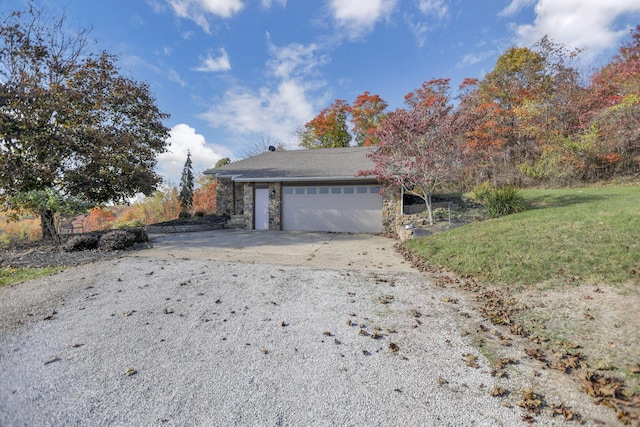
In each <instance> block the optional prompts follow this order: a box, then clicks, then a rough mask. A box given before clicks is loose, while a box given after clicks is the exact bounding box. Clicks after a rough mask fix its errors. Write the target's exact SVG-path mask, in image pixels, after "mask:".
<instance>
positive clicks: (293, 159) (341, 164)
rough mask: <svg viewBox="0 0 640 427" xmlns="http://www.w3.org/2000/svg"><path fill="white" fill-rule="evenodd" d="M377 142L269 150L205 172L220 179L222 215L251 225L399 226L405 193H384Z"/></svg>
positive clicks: (360, 229)
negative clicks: (375, 157)
mask: <svg viewBox="0 0 640 427" xmlns="http://www.w3.org/2000/svg"><path fill="white" fill-rule="evenodd" d="M374 149H375V147H345V148H327V149H314V150H292V151H275V150H273V151H267V152H265V153H263V154H260V155H257V156H253V157H249V158H247V159H244V160H240V161H237V162H233V163H229V164H227V165H225V166H222V167H219V168H215V169H209V170H206V171H205V172H204V173H205V174H208V175H214V176H216V177H217V179H218V186H217V191H218V194H217V200H216V202H217V210H218V212H217V213H218V215H223V214H227V215H230V216H232V217H234V218H236V219H238V220H239V221H240V223H241V224H243V225H244V228H247V229H258V230H303V231H334V232H352V233H380V232H394V231H395V220H396V217H397V216H398V215H399V213H400V208H401V207H400V205H401V202H400V196H399V193H394V192H385V193H384V194H380V185H379V183H378V181H377V180H376V177H375V176H359V172H360V171H365V170H371V169H373V166H374V165H373V162H372V161H371V159H369V157H367V154H369V153H370V152H371V151H372V150H374Z"/></svg>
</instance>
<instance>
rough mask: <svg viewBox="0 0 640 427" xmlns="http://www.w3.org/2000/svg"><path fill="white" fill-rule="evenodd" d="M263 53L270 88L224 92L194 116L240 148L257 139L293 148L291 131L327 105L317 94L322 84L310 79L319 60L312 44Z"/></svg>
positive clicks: (294, 139)
mask: <svg viewBox="0 0 640 427" xmlns="http://www.w3.org/2000/svg"><path fill="white" fill-rule="evenodd" d="M267 36H268V35H267ZM268 50H269V53H270V55H271V58H270V59H269V60H268V61H267V72H268V74H269V77H270V78H272V80H271V83H269V84H266V85H263V86H262V87H260V88H258V89H251V88H249V87H246V86H238V87H236V88H234V89H231V90H228V91H227V92H226V93H225V94H224V96H223V98H222V100H221V101H220V102H218V103H216V104H215V105H213V106H212V107H211V108H210V109H209V110H208V111H207V112H205V113H203V114H201V115H200V116H199V117H200V118H201V119H203V120H206V121H207V122H208V123H209V124H210V125H211V126H212V127H214V128H220V129H225V130H226V131H227V132H229V133H230V134H231V135H234V136H237V137H239V139H240V140H241V141H243V142H241V144H244V145H246V146H250V145H251V144H252V143H255V142H256V140H257V139H258V138H259V137H262V138H269V139H270V140H272V141H274V143H276V144H283V145H285V146H287V147H294V146H297V145H298V143H299V141H298V138H297V135H296V131H297V130H298V129H299V128H300V127H301V126H302V125H304V123H305V122H307V121H308V120H309V119H311V118H312V117H313V114H314V111H316V109H317V108H318V107H320V106H322V105H324V104H325V103H326V102H327V101H328V99H327V98H328V94H327V93H319V91H320V89H322V88H324V85H325V83H324V82H322V81H320V80H317V79H316V78H315V73H316V71H315V69H316V68H317V67H318V66H320V65H322V64H323V63H324V62H325V59H324V58H323V56H322V55H321V48H320V47H319V46H317V45H315V44H310V45H301V44H298V43H292V44H290V45H287V46H284V47H277V46H275V45H273V44H271V42H269V43H268ZM238 148H239V149H240V151H241V149H242V148H243V147H238ZM244 148H246V147H244Z"/></svg>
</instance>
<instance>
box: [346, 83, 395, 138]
mask: <svg viewBox="0 0 640 427" xmlns="http://www.w3.org/2000/svg"><path fill="white" fill-rule="evenodd" d="M386 108H387V103H386V102H385V101H384V100H383V99H382V98H380V96H379V95H370V94H369V92H368V91H365V92H364V93H363V94H362V95H358V97H357V98H356V100H355V101H354V102H353V105H352V106H351V108H350V109H349V112H350V113H351V123H352V124H353V133H354V134H355V140H356V144H358V145H359V146H363V145H377V144H378V142H379V141H378V139H377V137H376V130H377V129H378V128H379V127H380V123H381V122H382V121H383V120H384V119H385V117H386V115H385V114H384V110H385V109H386Z"/></svg>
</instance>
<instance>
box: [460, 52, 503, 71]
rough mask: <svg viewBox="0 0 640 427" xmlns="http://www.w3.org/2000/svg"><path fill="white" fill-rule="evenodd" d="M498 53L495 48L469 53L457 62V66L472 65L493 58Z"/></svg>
mask: <svg viewBox="0 0 640 427" xmlns="http://www.w3.org/2000/svg"><path fill="white" fill-rule="evenodd" d="M497 54H498V52H497V51H495V50H486V51H483V52H475V53H469V54H467V55H465V56H464V57H463V58H462V61H461V62H459V63H458V64H456V68H463V67H470V66H472V65H475V64H477V63H479V62H482V61H484V60H486V59H489V58H492V57H494V56H496V55H497Z"/></svg>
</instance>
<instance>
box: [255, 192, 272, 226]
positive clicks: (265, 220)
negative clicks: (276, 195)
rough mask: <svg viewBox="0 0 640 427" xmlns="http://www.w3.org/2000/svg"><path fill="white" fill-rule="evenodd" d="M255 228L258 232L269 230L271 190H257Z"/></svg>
mask: <svg viewBox="0 0 640 427" xmlns="http://www.w3.org/2000/svg"><path fill="white" fill-rule="evenodd" d="M255 212H256V214H255V221H256V224H255V228H256V230H268V229H269V189H268V188H256V203H255Z"/></svg>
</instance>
